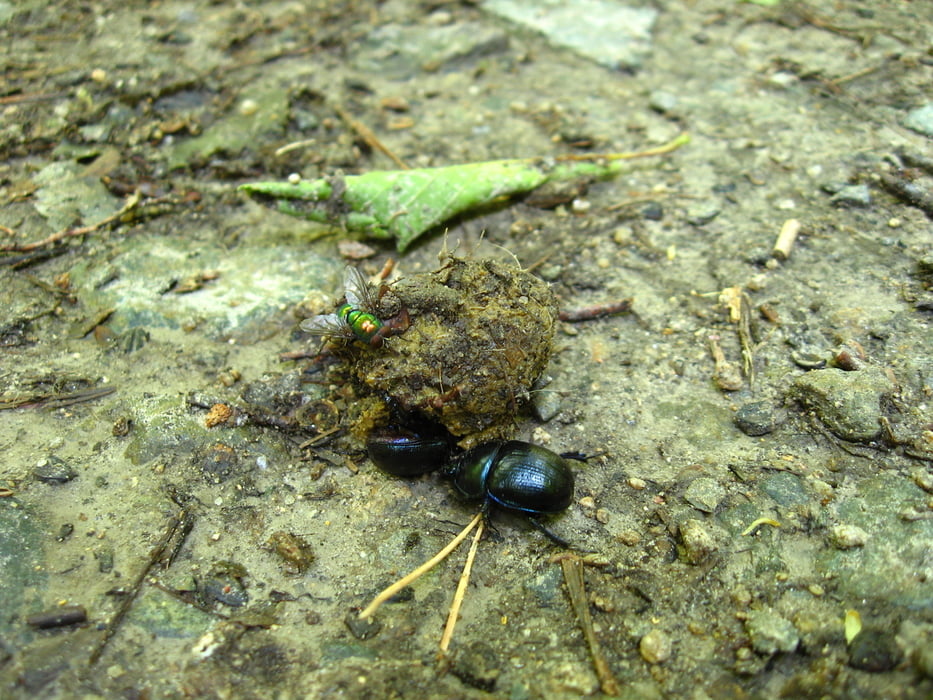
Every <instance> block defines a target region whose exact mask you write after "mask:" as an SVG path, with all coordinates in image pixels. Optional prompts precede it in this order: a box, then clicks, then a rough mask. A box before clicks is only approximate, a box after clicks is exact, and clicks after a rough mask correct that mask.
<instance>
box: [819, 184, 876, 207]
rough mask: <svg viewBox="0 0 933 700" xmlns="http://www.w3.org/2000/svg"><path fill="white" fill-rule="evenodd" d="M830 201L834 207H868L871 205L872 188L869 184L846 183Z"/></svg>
mask: <svg viewBox="0 0 933 700" xmlns="http://www.w3.org/2000/svg"><path fill="white" fill-rule="evenodd" d="M829 201H830V203H832V205H833V206H834V207H859V208H867V207H870V206H871V190H869V189H868V185H846V186H845V187H843V188H841V189H840V190H839V191H838V192H836V194H834V195H833V196H832V197H830V198H829Z"/></svg>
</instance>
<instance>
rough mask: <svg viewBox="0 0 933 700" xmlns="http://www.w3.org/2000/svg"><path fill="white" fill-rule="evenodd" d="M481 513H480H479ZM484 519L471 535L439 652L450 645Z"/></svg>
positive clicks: (445, 651)
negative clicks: (471, 538) (470, 541)
mask: <svg viewBox="0 0 933 700" xmlns="http://www.w3.org/2000/svg"><path fill="white" fill-rule="evenodd" d="M480 515H482V513H480ZM485 522H486V521H485V520H481V521H480V523H479V527H478V528H477V529H476V534H475V535H473V543H472V544H471V545H470V552H469V554H467V559H466V563H465V564H464V565H463V573H462V574H460V582H459V583H458V584H457V592H456V593H454V599H453V601H452V602H451V604H450V612H449V613H447V624H445V625H444V634H443V636H442V637H441V653H442V654H446V653H447V649H448V647H450V640H451V638H452V637H453V636H454V627H456V626H457V618H458V617H459V616H460V606H461V605H462V604H463V598H464V596H465V595H466V587H467V586H468V585H469V583H470V573H471V572H472V571H473V559H474V558H476V550H477V548H478V547H479V541H480V539H481V538H482V536H483V526H484V525H485Z"/></svg>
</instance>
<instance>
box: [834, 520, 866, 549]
mask: <svg viewBox="0 0 933 700" xmlns="http://www.w3.org/2000/svg"><path fill="white" fill-rule="evenodd" d="M829 541H830V542H832V544H833V546H834V547H836V549H853V548H855V547H864V546H865V543H866V542H868V533H867V532H865V531H864V530H863V529H862V528H860V527H857V526H856V525H835V526H834V527H833V529H832V530H830V531H829Z"/></svg>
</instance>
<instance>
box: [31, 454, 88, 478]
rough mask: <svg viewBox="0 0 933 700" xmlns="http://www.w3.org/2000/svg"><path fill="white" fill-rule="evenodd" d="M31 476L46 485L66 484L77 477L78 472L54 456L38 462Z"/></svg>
mask: <svg viewBox="0 0 933 700" xmlns="http://www.w3.org/2000/svg"><path fill="white" fill-rule="evenodd" d="M32 474H33V476H35V477H36V478H37V479H38V480H39V481H43V482H45V483H46V484H67V483H68V482H69V481H71V480H72V479H74V478H75V477H76V476H78V472H77V471H76V470H75V469H74V468H73V467H72V466H71V465H69V464H68V463H67V462H65V460H63V459H61V458H60V457H55V456H54V455H52V456H49V457H46V458H44V459H42V460H40V461H39V463H38V464H37V465H36V468H35V469H33V470H32Z"/></svg>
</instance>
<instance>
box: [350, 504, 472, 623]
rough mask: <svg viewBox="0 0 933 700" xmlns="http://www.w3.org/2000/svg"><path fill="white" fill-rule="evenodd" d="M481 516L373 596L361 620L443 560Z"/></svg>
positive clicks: (371, 614) (361, 614)
mask: <svg viewBox="0 0 933 700" xmlns="http://www.w3.org/2000/svg"><path fill="white" fill-rule="evenodd" d="M482 517H483V514H482V513H477V514H476V517H475V518H473V519H472V520H471V521H470V524H469V525H467V526H466V527H465V528H463V531H462V532H461V533H460V534H459V535H457V536H456V537H454V538H453V539H452V540H451V541H450V543H449V544H448V545H447V546H446V547H444V548H443V549H442V550H441V551H439V552H438V553H437V554H435V555H434V556H433V557H431V558H430V559H429V560H428V561H426V562H425V563H424V564H422V565H421V566H419V567H418V568H417V569H415V570H414V571H412V572H411V573H410V574H408V575H407V576H403V577H402V578H400V579H399V580H398V581H396V582H395V583H393V584H392V585H391V586H389V587H388V588H386V589H385V590H384V591H382V593H380V594H379V595H377V596H376V597H375V598H373V602H372V603H370V604H369V605H367V606H366V607H365V608H364V609H363V611H362V612H361V613H360V619H361V620H363V619H366V618H369V617H372V616H373V613H374V612H376V610H378V609H379V606H381V605H382V604H383V603H384V602H386V601H387V600H388V599H389V598H391V597H392V596H394V595H395V594H396V593H398V592H399V591H400V590H402V589H403V588H405V586H407V585H409V584H410V583H412V582H414V581H417V580H418V579H419V578H421V577H422V576H424V575H425V574H426V573H428V572H429V571H430V570H431V569H433V568H434V567H435V566H437V565H438V564H440V563H441V562H442V561H444V559H446V558H447V556H448V555H449V554H450V553H451V552H452V551H454V550H455V549H456V548H457V546H458V545H459V544H460V543H461V542H463V540H464V539H466V536H467V535H469V534H470V532H471V531H472V530H473V528H474V527H476V524H477V523H479V522H480V520H482Z"/></svg>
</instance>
